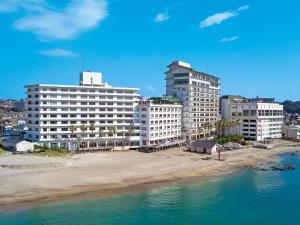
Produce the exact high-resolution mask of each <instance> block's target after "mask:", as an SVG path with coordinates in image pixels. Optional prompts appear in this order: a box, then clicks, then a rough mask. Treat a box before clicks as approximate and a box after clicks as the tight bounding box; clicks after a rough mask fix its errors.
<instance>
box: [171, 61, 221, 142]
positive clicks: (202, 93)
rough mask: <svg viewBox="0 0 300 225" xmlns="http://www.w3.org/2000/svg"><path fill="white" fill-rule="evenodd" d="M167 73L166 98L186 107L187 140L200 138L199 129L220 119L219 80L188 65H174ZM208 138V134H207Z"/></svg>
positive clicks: (185, 127) (185, 133)
mask: <svg viewBox="0 0 300 225" xmlns="http://www.w3.org/2000/svg"><path fill="white" fill-rule="evenodd" d="M168 68H169V71H167V72H166V95H167V96H173V97H175V98H177V99H179V100H180V101H181V102H182V105H183V112H182V126H183V127H182V131H183V132H184V135H185V136H186V137H187V138H188V139H192V138H201V137H204V135H205V134H203V133H202V134H199V132H198V131H199V127H201V126H202V125H203V124H204V123H211V124H214V123H215V122H216V121H217V120H218V119H219V108H220V107H219V99H220V79H219V78H218V77H215V76H211V75H209V74H206V73H203V72H198V71H195V70H193V69H192V68H191V65H190V64H188V63H184V62H180V61H175V62H173V63H172V64H171V65H169V66H168ZM206 136H207V134H206Z"/></svg>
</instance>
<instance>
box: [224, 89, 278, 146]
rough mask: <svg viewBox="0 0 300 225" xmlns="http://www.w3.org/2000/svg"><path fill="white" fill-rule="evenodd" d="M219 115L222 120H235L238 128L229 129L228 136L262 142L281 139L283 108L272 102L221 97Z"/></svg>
mask: <svg viewBox="0 0 300 225" xmlns="http://www.w3.org/2000/svg"><path fill="white" fill-rule="evenodd" d="M221 113H222V116H223V118H224V119H226V120H231V119H237V120H239V121H240V126H239V127H237V128H234V129H229V130H228V132H229V134H240V135H243V136H244V137H245V138H246V139H250V140H258V141H262V140H265V139H269V138H281V137H282V125H283V106H282V105H280V104H278V103H275V102H274V101H271V102H270V101H269V100H268V101H266V102H264V101H263V99H258V101H255V100H254V99H250V100H249V99H247V98H243V97H241V96H230V95H228V96H223V97H222V98H221Z"/></svg>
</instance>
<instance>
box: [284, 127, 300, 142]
mask: <svg viewBox="0 0 300 225" xmlns="http://www.w3.org/2000/svg"><path fill="white" fill-rule="evenodd" d="M283 137H285V138H289V139H295V140H300V126H298V125H291V126H288V125H284V126H283Z"/></svg>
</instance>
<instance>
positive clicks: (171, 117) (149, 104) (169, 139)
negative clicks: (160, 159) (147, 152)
mask: <svg viewBox="0 0 300 225" xmlns="http://www.w3.org/2000/svg"><path fill="white" fill-rule="evenodd" d="M138 111H139V117H140V125H141V136H142V137H141V138H142V144H141V146H142V147H144V148H147V149H152V150H155V149H156V148H157V147H158V148H161V147H172V146H178V145H181V144H182V143H183V140H182V133H181V117H182V115H181V113H182V105H181V103H180V101H178V100H177V99H174V98H169V97H159V98H150V99H147V100H142V101H141V102H140V104H139V105H138Z"/></svg>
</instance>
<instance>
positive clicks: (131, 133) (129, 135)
mask: <svg viewBox="0 0 300 225" xmlns="http://www.w3.org/2000/svg"><path fill="white" fill-rule="evenodd" d="M133 134H134V124H130V126H129V130H128V143H129V150H131V136H133Z"/></svg>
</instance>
